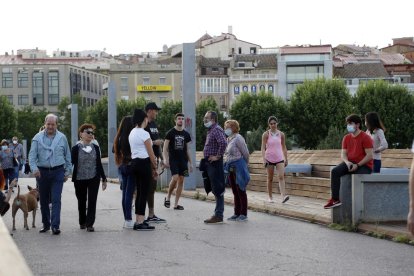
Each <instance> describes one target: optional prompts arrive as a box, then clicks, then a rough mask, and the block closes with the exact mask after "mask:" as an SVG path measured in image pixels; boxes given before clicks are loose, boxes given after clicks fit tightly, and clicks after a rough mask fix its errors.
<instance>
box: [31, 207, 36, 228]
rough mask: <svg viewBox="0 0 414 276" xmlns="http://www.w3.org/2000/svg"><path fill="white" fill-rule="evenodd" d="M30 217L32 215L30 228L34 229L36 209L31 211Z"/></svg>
mask: <svg viewBox="0 0 414 276" xmlns="http://www.w3.org/2000/svg"><path fill="white" fill-rule="evenodd" d="M32 215H33V223H32V228H36V223H35V218H36V209H33V211H32Z"/></svg>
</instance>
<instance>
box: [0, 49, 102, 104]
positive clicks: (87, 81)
mask: <svg viewBox="0 0 414 276" xmlns="http://www.w3.org/2000/svg"><path fill="white" fill-rule="evenodd" d="M91 62H93V60H92V59H91V58H79V59H61V58H49V57H47V56H46V52H45V51H42V50H38V49H34V50H18V51H17V54H16V55H14V53H12V54H11V55H9V54H8V53H6V54H5V55H2V56H0V71H1V80H2V83H1V87H0V95H3V96H6V97H7V98H8V99H9V101H10V103H11V104H13V105H14V106H15V107H17V108H21V107H24V106H27V105H33V106H35V107H38V108H46V109H47V110H49V111H50V112H56V111H57V106H58V104H59V102H60V101H61V99H62V98H64V97H69V98H71V96H72V95H74V94H80V95H81V96H82V101H83V104H85V105H88V106H89V105H93V104H95V103H96V102H97V101H98V100H99V99H101V98H102V97H103V96H105V95H106V91H105V90H104V89H103V84H104V83H107V82H108V80H109V77H108V76H107V75H104V74H100V73H96V72H94V71H91V70H87V69H85V68H84V67H83V66H82V64H86V63H91Z"/></svg>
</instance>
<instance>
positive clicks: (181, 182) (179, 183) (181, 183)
mask: <svg viewBox="0 0 414 276" xmlns="http://www.w3.org/2000/svg"><path fill="white" fill-rule="evenodd" d="M183 186H184V176H179V177H178V180H177V190H176V191H175V205H174V207H177V205H178V200H179V199H180V196H181V192H182V191H183Z"/></svg>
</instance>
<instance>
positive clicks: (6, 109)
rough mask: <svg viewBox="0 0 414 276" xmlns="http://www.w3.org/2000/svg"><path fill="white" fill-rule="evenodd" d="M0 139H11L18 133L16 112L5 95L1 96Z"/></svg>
mask: <svg viewBox="0 0 414 276" xmlns="http://www.w3.org/2000/svg"><path fill="white" fill-rule="evenodd" d="M0 122H1V123H0V140H2V139H8V140H10V139H11V138H12V137H13V135H14V134H15V133H16V112H15V111H14V107H13V105H12V104H10V102H9V100H8V99H7V97H5V96H0Z"/></svg>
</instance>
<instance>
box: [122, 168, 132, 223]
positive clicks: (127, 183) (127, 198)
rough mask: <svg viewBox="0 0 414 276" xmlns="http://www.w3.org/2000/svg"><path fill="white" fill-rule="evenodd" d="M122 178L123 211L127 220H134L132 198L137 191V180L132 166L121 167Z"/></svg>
mask: <svg viewBox="0 0 414 276" xmlns="http://www.w3.org/2000/svg"><path fill="white" fill-rule="evenodd" d="M119 172H120V176H121V178H122V180H121V183H122V211H123V212H124V219H125V220H132V197H133V195H134V191H135V178H134V174H133V173H132V169H131V166H130V165H124V164H122V165H120V166H119Z"/></svg>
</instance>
